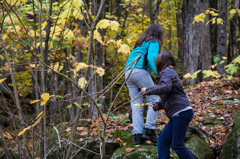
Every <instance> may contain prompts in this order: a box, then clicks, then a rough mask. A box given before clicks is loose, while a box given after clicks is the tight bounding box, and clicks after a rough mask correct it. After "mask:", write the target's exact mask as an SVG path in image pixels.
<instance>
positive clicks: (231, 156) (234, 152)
mask: <svg viewBox="0 0 240 159" xmlns="http://www.w3.org/2000/svg"><path fill="white" fill-rule="evenodd" d="M239 150H240V110H238V111H237V113H236V114H235V117H234V126H233V129H232V131H231V132H230V133H229V135H228V137H227V139H226V142H225V143H224V145H223V148H222V151H221V154H220V158H221V159H236V158H239V157H240V156H239V155H240V151H239Z"/></svg>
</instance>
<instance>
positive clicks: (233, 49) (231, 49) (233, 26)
mask: <svg viewBox="0 0 240 159" xmlns="http://www.w3.org/2000/svg"><path fill="white" fill-rule="evenodd" d="M238 6H239V0H233V1H232V4H231V9H238ZM237 23H238V14H237V13H236V14H234V16H233V17H232V18H231V19H230V34H229V45H228V54H227V63H228V64H229V63H230V62H231V61H232V60H233V59H234V58H235V57H236V55H237V30H238V25H237Z"/></svg>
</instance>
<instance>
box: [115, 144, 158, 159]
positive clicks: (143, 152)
mask: <svg viewBox="0 0 240 159" xmlns="http://www.w3.org/2000/svg"><path fill="white" fill-rule="evenodd" d="M126 148H129V147H122V148H119V149H117V150H116V151H115V152H114V155H113V156H112V159H122V158H124V159H148V158H149V159H155V158H156V159H157V158H158V157H157V147H156V146H152V145H140V146H133V147H132V148H135V149H134V150H133V151H131V152H126Z"/></svg>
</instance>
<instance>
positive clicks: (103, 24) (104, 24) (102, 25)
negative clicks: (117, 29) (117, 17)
mask: <svg viewBox="0 0 240 159" xmlns="http://www.w3.org/2000/svg"><path fill="white" fill-rule="evenodd" d="M109 25H110V22H109V20H107V19H102V20H100V21H99V22H98V23H97V25H96V28H97V29H98V28H100V29H105V28H107V27H108V26H109Z"/></svg>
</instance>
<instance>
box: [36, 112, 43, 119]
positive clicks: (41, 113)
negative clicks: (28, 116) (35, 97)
mask: <svg viewBox="0 0 240 159" xmlns="http://www.w3.org/2000/svg"><path fill="white" fill-rule="evenodd" d="M41 115H43V111H41V112H40V113H39V114H38V116H37V117H36V119H38V118H39V117H40V116H41Z"/></svg>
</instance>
